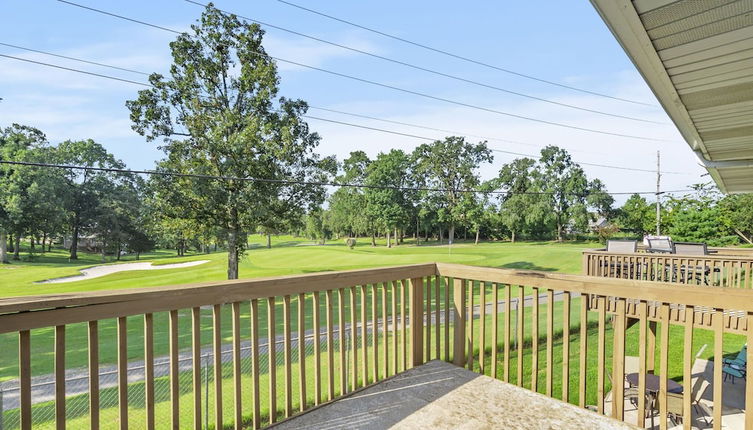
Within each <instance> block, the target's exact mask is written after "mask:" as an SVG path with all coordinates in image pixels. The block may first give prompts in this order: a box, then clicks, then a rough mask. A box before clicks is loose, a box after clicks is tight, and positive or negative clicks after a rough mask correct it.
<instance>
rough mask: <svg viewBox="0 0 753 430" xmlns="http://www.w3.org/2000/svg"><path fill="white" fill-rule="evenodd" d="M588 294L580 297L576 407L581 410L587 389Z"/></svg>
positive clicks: (584, 405)
mask: <svg viewBox="0 0 753 430" xmlns="http://www.w3.org/2000/svg"><path fill="white" fill-rule="evenodd" d="M589 298H590V296H589V295H588V294H581V295H580V333H579V345H578V346H579V347H580V357H578V359H579V361H580V366H579V367H578V405H579V406H580V407H581V408H585V407H586V392H587V389H588V384H587V382H588V372H587V368H586V364H587V358H588V301H589Z"/></svg>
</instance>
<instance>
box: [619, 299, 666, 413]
mask: <svg viewBox="0 0 753 430" xmlns="http://www.w3.org/2000/svg"><path fill="white" fill-rule="evenodd" d="M612 326H613V327H614V339H613V341H614V346H613V349H612V373H613V375H612V384H613V385H612V416H613V417H614V418H617V419H618V420H622V419H623V417H624V415H625V402H624V399H625V299H623V298H618V299H617V303H616V310H615V315H614V320H613V323H612ZM662 377H664V374H662Z"/></svg>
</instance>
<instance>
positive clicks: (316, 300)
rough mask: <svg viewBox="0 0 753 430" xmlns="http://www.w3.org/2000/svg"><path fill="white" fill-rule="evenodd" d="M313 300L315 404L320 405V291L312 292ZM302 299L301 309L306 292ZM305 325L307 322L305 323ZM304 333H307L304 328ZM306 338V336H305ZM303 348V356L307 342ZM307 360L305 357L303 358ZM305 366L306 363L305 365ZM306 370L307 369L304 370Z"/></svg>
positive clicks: (303, 307) (299, 331) (302, 384)
mask: <svg viewBox="0 0 753 430" xmlns="http://www.w3.org/2000/svg"><path fill="white" fill-rule="evenodd" d="M312 296H313V297H312V300H311V306H312V314H311V315H312V317H313V323H314V404H315V405H318V404H320V403H321V402H322V373H321V368H322V353H321V350H322V346H321V332H322V324H321V321H320V312H321V311H320V309H321V306H320V297H319V292H318V291H315V292H314V293H313V294H312ZM301 297H302V298H301V299H299V300H300V303H299V306H300V307H301V309H305V308H306V306H305V304H306V296H305V295H304V294H302V295H301ZM304 326H305V324H304ZM303 333H306V331H305V330H304V331H303ZM298 335H299V336H301V330H300V329H298ZM304 338H305V336H304ZM301 345H303V349H302V350H300V351H303V357H305V356H306V347H305V345H306V343H305V342H304V343H302V344H301ZM303 361H304V362H305V361H306V360H305V358H304V360H303ZM304 366H305V365H304ZM304 372H305V370H304ZM301 387H303V390H304V391H305V390H306V388H305V387H306V384H305V383H301Z"/></svg>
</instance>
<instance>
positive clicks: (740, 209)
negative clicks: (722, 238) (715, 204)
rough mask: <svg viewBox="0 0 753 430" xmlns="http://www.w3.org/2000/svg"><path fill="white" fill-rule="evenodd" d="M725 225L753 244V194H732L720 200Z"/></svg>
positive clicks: (721, 214)
mask: <svg viewBox="0 0 753 430" xmlns="http://www.w3.org/2000/svg"><path fill="white" fill-rule="evenodd" d="M719 210H720V217H721V220H722V222H723V223H724V225H725V226H726V227H727V228H729V229H730V230H732V231H734V232H735V234H737V235H738V236H739V237H740V238H741V239H742V240H744V241H745V242H747V243H749V244H751V245H753V194H732V195H728V196H725V197H724V198H723V199H722V200H721V201H720V202H719Z"/></svg>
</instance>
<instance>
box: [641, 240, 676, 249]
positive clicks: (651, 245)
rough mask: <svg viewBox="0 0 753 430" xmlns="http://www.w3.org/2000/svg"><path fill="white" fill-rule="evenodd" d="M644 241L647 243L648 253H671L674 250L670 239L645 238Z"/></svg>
mask: <svg viewBox="0 0 753 430" xmlns="http://www.w3.org/2000/svg"><path fill="white" fill-rule="evenodd" d="M646 240H647V241H648V252H663V253H672V252H673V251H674V249H675V248H674V246H673V244H672V240H670V239H666V238H661V239H659V238H647V239H646Z"/></svg>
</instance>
